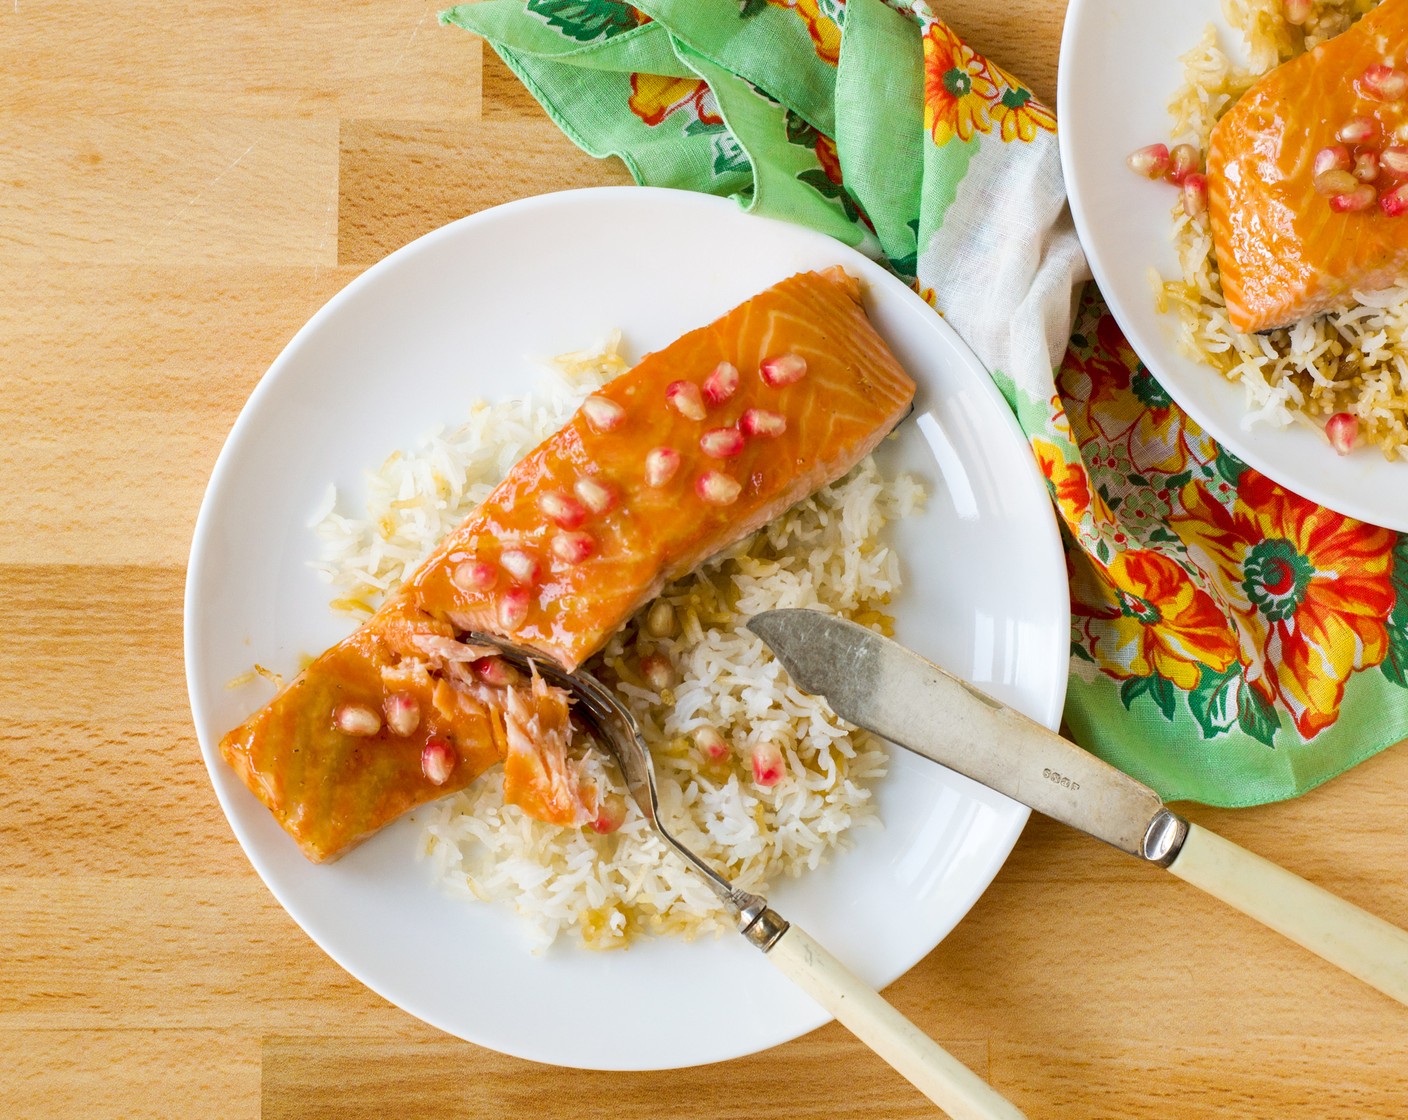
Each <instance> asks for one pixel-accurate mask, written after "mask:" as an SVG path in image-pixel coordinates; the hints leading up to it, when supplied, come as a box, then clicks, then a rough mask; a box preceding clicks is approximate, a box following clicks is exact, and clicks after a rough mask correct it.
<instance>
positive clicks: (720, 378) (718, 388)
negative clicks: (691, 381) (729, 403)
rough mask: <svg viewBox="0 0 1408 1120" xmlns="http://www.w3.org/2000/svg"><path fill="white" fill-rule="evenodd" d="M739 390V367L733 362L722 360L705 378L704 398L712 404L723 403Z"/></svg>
mask: <svg viewBox="0 0 1408 1120" xmlns="http://www.w3.org/2000/svg"><path fill="white" fill-rule="evenodd" d="M737 391H738V367H737V366H736V365H734V364H733V363H732V362H720V363H719V364H718V365H716V366H715V367H714V372H713V373H711V374H709V376H708V377H706V378H705V379H704V399H705V400H706V401H708V402H709V403H710V404H723V403H724V401H726V400H728V399H729V397H731V396H733V394H734V393H736V392H737Z"/></svg>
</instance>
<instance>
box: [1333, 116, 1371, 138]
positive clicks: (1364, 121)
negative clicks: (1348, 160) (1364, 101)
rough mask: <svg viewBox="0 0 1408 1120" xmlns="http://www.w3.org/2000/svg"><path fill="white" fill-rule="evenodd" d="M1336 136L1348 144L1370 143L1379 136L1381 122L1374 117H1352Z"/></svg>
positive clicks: (1341, 126)
mask: <svg viewBox="0 0 1408 1120" xmlns="http://www.w3.org/2000/svg"><path fill="white" fill-rule="evenodd" d="M1335 137H1336V139H1339V140H1343V141H1344V142H1345V143H1346V144H1368V143H1369V142H1370V141H1373V140H1377V139H1378V138H1379V122H1378V121H1376V120H1375V119H1374V118H1373V117H1350V118H1349V120H1347V121H1345V122H1344V124H1342V125H1340V130H1339V131H1338V132H1337V133H1335Z"/></svg>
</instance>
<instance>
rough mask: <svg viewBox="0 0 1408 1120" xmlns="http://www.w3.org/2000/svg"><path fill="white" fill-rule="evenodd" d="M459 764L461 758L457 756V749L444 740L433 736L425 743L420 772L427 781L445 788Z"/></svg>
mask: <svg viewBox="0 0 1408 1120" xmlns="http://www.w3.org/2000/svg"><path fill="white" fill-rule="evenodd" d="M457 762H459V756H458V755H456V754H455V748H454V747H452V746H450V744H449V743H447V742H445V740H444V739H437V738H435V737H433V736H432V737H431V738H429V739H427V740H426V741H425V749H424V750H423V751H421V752H420V772H421V773H422V774H424V775H425V778H426V781H428V782H432V783H434V784H435V785H437V786H443V785H444V784H445V783H446V782H448V781H449V780H450V775H451V774H453V773H454V772H455V764H456V763H457Z"/></svg>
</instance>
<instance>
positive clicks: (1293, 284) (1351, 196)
mask: <svg viewBox="0 0 1408 1120" xmlns="http://www.w3.org/2000/svg"><path fill="white" fill-rule="evenodd" d="M1405 87H1408V0H1385V2H1384V3H1382V4H1381V5H1379V7H1378V8H1376V9H1375V10H1374V11H1373V12H1371V13H1370V14H1369V15H1367V16H1365V17H1364V18H1363V19H1361V20H1360V21H1359V22H1358V23H1357V24H1355V25H1354V26H1353V27H1352V28H1350V29H1349V30H1348V31H1346V32H1344V33H1343V34H1341V35H1338V36H1336V37H1335V38H1333V39H1330V40H1328V41H1326V42H1324V43H1322V44H1320V45H1319V46H1318V47H1316V48H1315V49H1314V50H1312V51H1309V52H1308V53H1306V54H1303V55H1300V56H1299V57H1297V58H1294V59H1292V60H1291V61H1289V62H1287V63H1284V64H1283V65H1281V66H1279V67H1277V68H1276V69H1275V70H1273V71H1271V73H1269V74H1267V75H1266V76H1265V77H1264V78H1262V79H1261V81H1259V82H1257V83H1256V85H1254V86H1253V87H1252V88H1251V89H1250V90H1248V91H1247V93H1246V94H1245V95H1244V96H1243V97H1242V98H1241V100H1239V101H1238V102H1237V103H1236V104H1235V105H1234V106H1233V107H1232V108H1231V109H1230V110H1228V112H1227V113H1226V114H1225V115H1224V116H1223V118H1222V119H1221V120H1220V121H1219V122H1218V124H1217V127H1216V128H1214V129H1213V133H1212V139H1211V141H1210V143H1209V147H1208V172H1207V176H1208V215H1209V218H1210V220H1211V223H1212V237H1213V245H1214V247H1215V249H1216V251H1217V262H1218V269H1219V271H1220V272H1221V276H1222V291H1223V295H1224V296H1225V297H1226V300H1227V316H1228V319H1229V321H1230V322H1231V325H1232V327H1233V328H1234V329H1235V330H1239V331H1244V332H1252V331H1264V330H1270V329H1272V328H1275V327H1282V326H1287V325H1289V324H1291V323H1295V322H1299V321H1300V320H1302V319H1307V318H1310V317H1312V316H1315V315H1318V314H1320V313H1321V312H1323V311H1327V310H1330V309H1332V308H1336V307H1342V306H1345V305H1347V304H1349V303H1352V302H1353V299H1354V297H1353V293H1354V292H1356V291H1365V292H1367V291H1377V290H1381V289H1383V288H1387V287H1391V286H1393V284H1394V283H1396V282H1397V281H1400V280H1403V279H1404V278H1405V277H1408V215H1405V214H1403V213H1402V211H1403V210H1405V209H1408V191H1399V189H1398V188H1399V186H1400V185H1401V184H1403V183H1405V182H1408V88H1405ZM1324 153H1328V154H1324ZM1362 155H1367V156H1368V157H1369V159H1370V161H1371V162H1369V163H1368V164H1367V165H1364V164H1360V165H1359V166H1360V176H1361V177H1360V178H1356V177H1355V175H1354V174H1352V173H1351V172H1352V171H1353V170H1354V167H1355V166H1356V164H1355V160H1356V159H1357V158H1358V157H1360V156H1362ZM1317 160H1318V161H1319V165H1318V166H1317ZM1327 170H1328V171H1336V172H1337V173H1338V175H1337V178H1339V180H1340V181H1339V182H1338V183H1336V177H1332V178H1330V179H1324V178H1321V179H1320V180H1319V182H1318V183H1317V176H1318V175H1323V174H1324V172H1325V171H1327Z"/></svg>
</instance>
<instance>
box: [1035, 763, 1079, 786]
mask: <svg viewBox="0 0 1408 1120" xmlns="http://www.w3.org/2000/svg"><path fill="white" fill-rule="evenodd" d="M1041 776H1042V777H1043V778H1045V779H1046V780H1047V781H1048V782H1051V783H1052V784H1053V785H1058V786H1065V787H1066V788H1067V789H1069V790H1077V789H1080V783H1079V782H1073V781H1071V779H1070V778H1068V777H1066V775H1064V774H1059V773H1057V772H1056V771H1055V770H1052V769H1050V768H1048V769H1046V770H1043V771H1042V772H1041Z"/></svg>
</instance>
